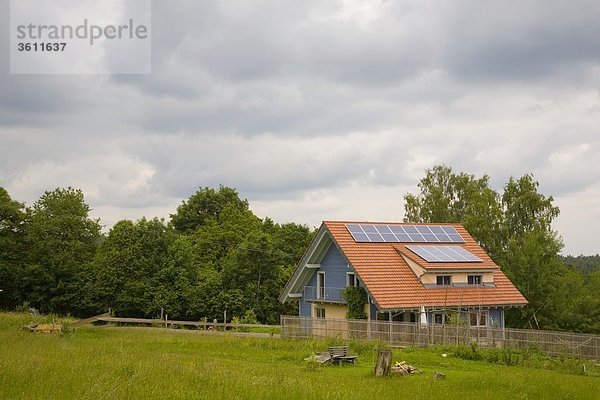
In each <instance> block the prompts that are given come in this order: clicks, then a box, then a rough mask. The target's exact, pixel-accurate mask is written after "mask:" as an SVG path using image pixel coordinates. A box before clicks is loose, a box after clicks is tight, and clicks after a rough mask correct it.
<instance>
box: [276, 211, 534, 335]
mask: <svg viewBox="0 0 600 400" xmlns="http://www.w3.org/2000/svg"><path fill="white" fill-rule="evenodd" d="M348 286H358V287H362V288H364V289H365V291H366V293H367V297H368V300H367V304H365V306H364V311H365V313H366V316H367V318H368V320H369V321H375V320H384V321H399V322H412V323H419V324H445V323H446V322H448V319H449V318H451V316H452V315H453V313H454V315H458V316H460V317H461V318H462V319H463V320H464V321H465V322H464V323H465V324H467V323H468V324H469V325H470V326H474V327H500V328H503V327H504V310H505V309H507V308H509V307H520V306H524V305H526V304H527V300H526V299H525V298H524V297H523V295H521V293H520V292H519V291H518V290H517V288H516V287H515V286H514V285H513V284H512V282H511V281H510V280H509V279H508V278H507V277H506V275H504V273H503V272H502V270H501V269H500V267H498V265H496V264H495V263H494V262H493V261H492V259H491V258H490V257H489V256H488V255H487V254H486V252H485V251H484V250H483V248H482V247H481V246H480V245H479V244H478V243H477V242H476V241H475V240H474V239H473V238H472V237H471V235H470V234H469V233H468V232H467V230H466V229H465V228H464V227H463V226H462V225H460V224H407V223H381V222H373V223H366V222H349V221H324V222H323V224H322V225H321V227H320V228H319V231H318V232H317V234H316V236H315V238H314V240H313V241H312V243H311V244H310V246H309V248H308V249H307V251H306V253H305V254H304V256H303V258H302V260H301V261H300V263H299V265H298V266H297V268H296V270H295V271H294V273H293V275H292V276H291V278H290V280H289V281H288V283H287V284H286V286H285V288H284V290H283V292H282V294H281V295H280V301H282V302H288V301H298V313H299V315H300V316H301V317H313V318H346V312H347V310H348V306H347V301H346V299H345V298H344V296H343V295H342V292H343V290H344V289H345V288H346V287H348Z"/></svg>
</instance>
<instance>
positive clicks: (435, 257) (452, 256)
mask: <svg viewBox="0 0 600 400" xmlns="http://www.w3.org/2000/svg"><path fill="white" fill-rule="evenodd" d="M406 248H407V249H409V250H410V251H412V252H413V253H415V254H416V255H418V256H419V257H421V258H422V259H424V260H425V261H427V262H481V261H482V260H481V258H479V257H477V256H476V255H474V254H471V253H470V252H469V251H467V250H465V249H463V248H462V247H460V246H456V245H446V246H441V245H426V246H420V245H406Z"/></svg>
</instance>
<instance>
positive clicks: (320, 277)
mask: <svg viewBox="0 0 600 400" xmlns="http://www.w3.org/2000/svg"><path fill="white" fill-rule="evenodd" d="M324 298H325V272H318V273H317V299H324Z"/></svg>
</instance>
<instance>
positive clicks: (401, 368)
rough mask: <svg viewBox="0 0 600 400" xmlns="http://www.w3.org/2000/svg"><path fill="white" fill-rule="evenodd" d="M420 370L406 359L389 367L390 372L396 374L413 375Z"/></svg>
mask: <svg viewBox="0 0 600 400" xmlns="http://www.w3.org/2000/svg"><path fill="white" fill-rule="evenodd" d="M420 372H421V371H420V370H418V369H417V368H415V367H413V366H412V365H410V364H407V363H406V361H400V362H397V363H395V364H394V366H393V367H392V369H391V373H392V374H396V375H414V374H418V373H420Z"/></svg>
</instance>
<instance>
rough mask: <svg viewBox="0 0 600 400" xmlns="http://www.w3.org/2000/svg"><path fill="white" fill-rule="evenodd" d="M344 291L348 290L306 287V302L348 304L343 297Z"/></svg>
mask: <svg viewBox="0 0 600 400" xmlns="http://www.w3.org/2000/svg"><path fill="white" fill-rule="evenodd" d="M344 289H346V288H335V287H327V286H325V287H319V288H317V287H315V286H306V287H305V288H304V300H305V301H310V302H316V303H336V304H346V303H347V302H346V299H345V298H344V296H342V291H343V290H344Z"/></svg>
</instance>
